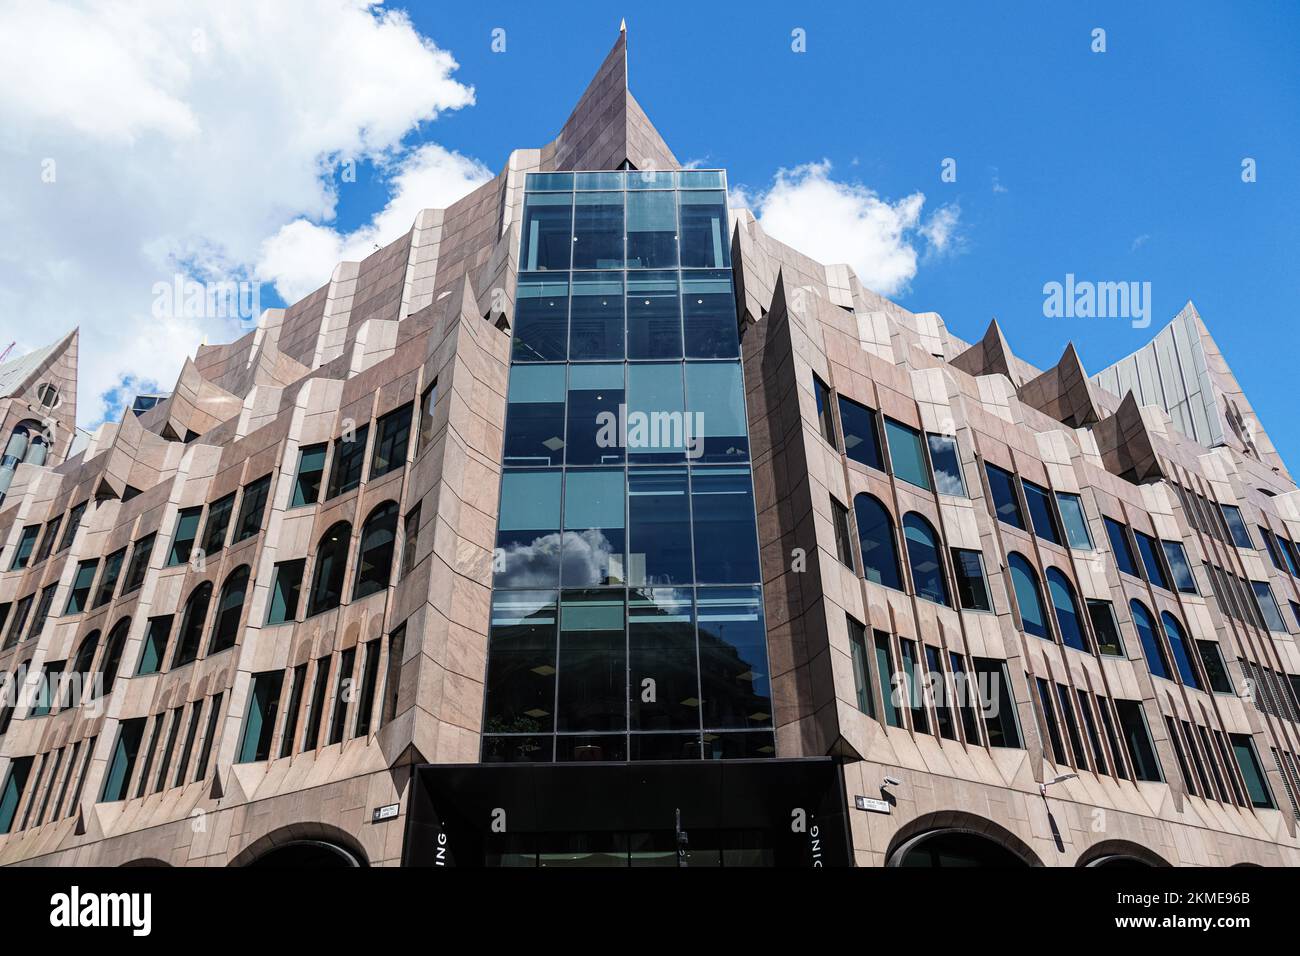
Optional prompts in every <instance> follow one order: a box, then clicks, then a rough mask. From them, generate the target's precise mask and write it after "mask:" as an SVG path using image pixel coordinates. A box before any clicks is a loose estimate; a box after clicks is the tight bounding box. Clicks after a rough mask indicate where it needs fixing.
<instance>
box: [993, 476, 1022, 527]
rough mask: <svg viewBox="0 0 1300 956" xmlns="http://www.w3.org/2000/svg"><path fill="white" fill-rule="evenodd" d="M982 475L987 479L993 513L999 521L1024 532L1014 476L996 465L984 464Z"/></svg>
mask: <svg viewBox="0 0 1300 956" xmlns="http://www.w3.org/2000/svg"><path fill="white" fill-rule="evenodd" d="M984 473H985V474H986V475H987V476H988V479H989V495H990V496H991V497H992V499H993V513H994V515H996V516H997V519H998V520H999V521H1002V522H1005V523H1006V524H1009V525H1011V527H1013V528H1019V529H1020V530H1021V531H1024V530H1025V518H1024V515H1023V514H1022V513H1021V511H1020V499H1019V498H1018V497H1017V496H1016V476H1015V475H1013V474H1011V472H1009V471H1006V470H1005V469H1002V468H999V467H998V466H997V465H991V464H989V463H988V462H985V463H984Z"/></svg>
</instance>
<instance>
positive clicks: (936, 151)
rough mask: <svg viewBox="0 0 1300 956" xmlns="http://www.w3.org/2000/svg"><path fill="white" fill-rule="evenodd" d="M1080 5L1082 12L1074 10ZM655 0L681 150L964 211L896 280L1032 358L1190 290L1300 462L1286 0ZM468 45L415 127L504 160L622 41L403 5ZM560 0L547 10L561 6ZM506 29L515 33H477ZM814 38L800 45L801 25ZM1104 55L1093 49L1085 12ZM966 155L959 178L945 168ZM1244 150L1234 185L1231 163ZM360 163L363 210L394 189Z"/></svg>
mask: <svg viewBox="0 0 1300 956" xmlns="http://www.w3.org/2000/svg"><path fill="white" fill-rule="evenodd" d="M1085 6H1086V7H1087V9H1084V7H1085ZM735 9H736V8H735V7H733V6H732V5H730V4H728V5H721V4H700V3H691V4H678V3H658V4H655V5H653V6H652V7H651V6H648V5H644V4H637V5H635V8H634V9H631V10H629V11H628V13H627V16H628V21H629V47H630V53H629V58H630V63H629V69H630V75H631V86H632V90H633V92H634V93H635V95H636V96H637V98H638V100H639V101H640V102H641V104H642V105H643V106H644V107H645V109H646V111H647V112H648V113H649V115H650V117H651V118H652V119H653V120H654V122H655V124H656V125H657V126H658V128H659V130H660V131H661V133H662V134H663V135H664V137H665V139H666V140H667V141H668V143H669V145H670V146H671V147H672V149H673V150H674V152H675V153H676V155H677V156H678V158H679V159H680V160H682V161H687V160H697V161H699V162H701V164H703V165H707V166H722V167H725V168H726V169H727V170H728V173H729V176H730V181H731V183H732V184H733V186H735V185H738V184H740V185H744V186H745V187H746V188H747V189H751V190H756V191H757V190H762V189H765V188H768V187H769V186H770V184H771V183H772V180H773V177H774V175H775V174H776V172H777V170H778V169H780V168H782V167H786V168H793V167H797V166H800V165H802V164H807V163H811V162H818V161H821V160H823V159H824V160H829V162H830V163H831V173H830V175H831V176H832V177H833V178H834V179H835V180H837V181H842V182H848V183H860V184H862V185H864V186H866V187H868V188H870V189H871V190H873V191H874V192H875V193H877V194H878V195H879V196H880V197H881V198H882V199H883V200H885V201H894V200H898V199H900V198H902V197H904V196H906V195H910V194H913V193H915V192H918V191H919V192H922V193H924V195H925V197H926V208H927V209H933V208H935V207H937V206H938V205H940V204H955V205H956V206H958V207H959V208H960V223H959V226H958V230H957V235H958V239H957V242H956V243H955V244H954V246H950V247H949V249H948V250H947V251H946V252H945V253H944V254H941V255H936V254H933V253H932V251H925V250H923V251H922V253H921V257H920V262H919V264H918V266H917V270H916V274H915V276H914V277H913V278H912V279H911V281H910V283H908V285H907V287H906V288H905V289H904V290H902V291H901V292H898V293H897V294H895V295H894V296H893V297H894V298H895V299H897V300H898V301H900V302H901V303H902V304H903V305H905V306H907V307H908V308H910V309H913V310H916V311H937V312H939V313H940V314H942V315H943V317H944V319H945V321H946V322H947V323H948V324H949V326H950V327H951V328H952V329H953V330H954V331H955V333H956V334H958V335H961V336H963V337H965V338H968V339H974V338H978V336H979V335H980V334H981V333H982V332H983V330H984V328H985V326H986V325H987V323H988V321H989V319H990V318H991V317H993V316H996V317H997V318H998V320H999V322H1000V323H1001V324H1002V326H1003V328H1004V330H1005V331H1006V333H1007V336H1008V338H1009V339H1010V341H1011V343H1012V346H1013V348H1015V350H1016V351H1017V353H1018V354H1020V355H1021V356H1023V357H1024V358H1025V359H1027V360H1028V361H1030V362H1033V363H1034V364H1036V365H1038V366H1040V367H1046V366H1049V365H1051V364H1053V363H1054V362H1055V361H1056V360H1057V358H1058V357H1059V355H1060V353H1061V351H1062V349H1063V348H1064V345H1065V343H1066V341H1067V340H1073V341H1074V342H1075V343H1076V345H1077V346H1078V348H1079V350H1080V353H1081V355H1082V357H1083V360H1084V363H1085V365H1086V366H1087V367H1088V368H1089V369H1090V370H1099V369H1101V368H1102V367H1104V366H1105V365H1107V364H1109V363H1111V362H1113V361H1114V360H1116V359H1118V358H1120V357H1122V356H1123V355H1126V354H1128V353H1129V352H1131V351H1133V350H1134V349H1136V348H1138V347H1140V346H1141V345H1143V344H1144V343H1145V342H1146V341H1147V340H1148V339H1149V337H1150V335H1151V333H1152V332H1153V331H1154V330H1155V329H1156V328H1158V327H1160V326H1162V325H1163V324H1165V323H1166V322H1167V321H1168V320H1169V319H1171V318H1172V317H1173V316H1174V315H1175V314H1176V313H1177V311H1178V310H1179V309H1180V308H1181V307H1182V305H1183V304H1184V303H1185V302H1186V301H1187V300H1188V299H1191V300H1192V301H1193V302H1195V304H1196V306H1197V308H1198V309H1199V310H1200V312H1201V314H1202V316H1203V317H1204V318H1205V320H1206V322H1207V323H1208V325H1209V326H1210V328H1211V331H1212V333H1213V334H1214V336H1215V338H1216V340H1217V341H1218V342H1219V345H1220V348H1221V349H1222V350H1223V352H1224V354H1225V355H1226V356H1227V358H1228V361H1229V363H1230V364H1231V366H1232V368H1233V370H1234V371H1235V372H1236V374H1237V376H1238V377H1239V378H1240V379H1241V381H1242V382H1243V385H1244V387H1245V388H1246V391H1247V394H1248V395H1249V396H1250V398H1251V401H1252V403H1253V404H1254V406H1255V409H1256V411H1257V413H1258V414H1259V416H1260V417H1261V419H1262V422H1263V424H1264V427H1265V428H1266V429H1267V430H1268V432H1269V434H1270V436H1271V437H1272V438H1273V440H1274V442H1275V444H1276V445H1277V446H1278V447H1279V449H1280V450H1281V452H1282V454H1283V455H1284V457H1285V458H1287V459H1288V460H1289V461H1290V462H1291V463H1292V464H1293V466H1300V425H1297V424H1296V416H1295V415H1294V414H1293V413H1292V405H1293V399H1292V394H1291V384H1292V378H1291V373H1290V371H1289V370H1288V369H1287V368H1286V366H1284V365H1283V364H1282V362H1280V361H1279V358H1280V357H1282V356H1285V357H1286V359H1287V360H1291V361H1294V357H1295V355H1296V352H1297V345H1300V333H1297V331H1296V319H1297V301H1298V300H1300V296H1298V295H1297V293H1300V265H1297V263H1298V262H1300V122H1298V120H1297V118H1298V117H1300V71H1298V70H1297V68H1296V64H1297V60H1296V56H1295V48H1296V44H1297V41H1300V5H1298V4H1292V3H1249V4H1237V5H1228V4H1206V3H1187V2H1182V3H1144V4H1119V3H1104V4H1087V5H1084V4H1065V3H1042V2H1034V3H1002V4H997V5H993V4H971V3H964V2H963V3H956V2H954V3H927V4H898V5H885V4H845V5H835V7H834V8H832V9H823V8H822V7H821V5H818V8H816V9H811V8H799V7H796V6H795V5H791V4H788V3H766V4H765V3H749V4H745V5H744V12H743V14H742V15H737V13H736V12H735ZM408 11H409V13H410V15H411V18H412V20H413V22H414V25H415V26H416V27H417V28H418V29H419V30H420V31H421V32H422V33H424V34H425V35H427V36H429V37H431V38H432V39H433V40H434V41H435V42H436V43H437V44H438V45H439V46H440V47H442V48H443V49H446V50H449V51H450V52H451V53H452V54H453V55H454V56H455V57H456V59H457V60H458V62H459V63H460V69H459V70H458V71H457V73H456V78H457V79H458V80H459V81H460V82H462V83H466V84H472V85H473V86H474V88H475V93H476V103H475V105H474V106H472V107H468V108H466V109H463V110H459V111H456V112H454V113H447V114H444V115H443V116H441V117H440V118H439V119H438V120H437V121H436V122H435V123H432V124H425V125H424V126H422V127H421V129H420V132H419V134H418V135H416V136H415V138H416V139H418V138H420V137H421V136H427V137H429V138H430V139H436V141H437V142H439V143H441V144H442V145H443V146H445V147H448V148H450V149H455V150H457V151H459V152H462V153H464V154H466V155H469V156H473V157H475V158H477V159H479V160H481V161H482V162H483V163H484V164H486V165H487V166H488V167H489V168H490V169H493V170H496V169H499V168H500V167H501V166H502V165H503V163H504V162H505V160H506V157H507V156H508V154H509V151H510V150H511V149H512V148H516V147H520V146H540V145H542V144H543V143H545V142H547V141H548V140H550V139H551V138H552V137H553V136H554V134H555V132H556V131H557V129H558V127H559V125H560V124H561V123H562V122H563V120H564V118H565V117H566V116H567V115H568V112H569V110H570V109H571V108H572V106H573V104H574V103H575V102H576V101H577V98H578V96H579V95H580V94H581V92H582V90H583V88H584V87H585V85H586V83H587V81H588V80H589V79H590V76H591V74H592V73H593V72H594V71H595V69H596V67H597V66H598V65H599V63H600V61H601V59H602V58H603V56H604V55H605V53H606V51H607V50H608V48H609V46H610V45H611V44H612V42H613V41H614V39H615V37H616V35H617V29H618V19H619V16H620V13H621V11H619V10H618V8H617V7H614V6H610V5H609V4H601V3H590V4H564V5H560V6H557V5H540V4H527V5H525V4H512V5H510V6H509V7H508V8H507V9H506V10H505V11H504V12H501V11H496V12H484V11H482V10H480V9H478V8H477V7H476V5H469V4H456V5H451V4H438V5H437V7H436V8H426V7H424V6H422V5H413V6H411V7H409V8H408ZM561 11H562V12H561ZM496 27H501V28H504V29H505V31H506V51H505V52H504V53H494V52H492V50H491V48H490V39H491V31H492V30H493V29H494V28H496ZM796 27H799V28H802V29H804V30H805V31H806V36H807V45H806V46H807V50H806V52H805V53H801V54H796V53H794V52H792V50H791V31H792V30H793V29H794V28H796ZM1096 27H1101V28H1103V29H1105V31H1106V51H1105V52H1104V53H1094V52H1092V50H1091V45H1092V30H1093V29H1094V28H1096ZM946 157H952V158H954V159H956V160H957V181H956V182H953V183H944V182H941V180H940V164H941V162H942V160H943V159H944V158H946ZM1244 157H1251V158H1254V159H1255V160H1256V163H1257V181H1256V182H1254V183H1249V184H1248V183H1243V182H1242V180H1241V162H1242V159H1243V158H1244ZM369 173H370V170H369V169H363V170H362V175H361V177H360V181H359V182H358V183H357V184H355V185H354V186H349V187H347V188H343V189H341V190H340V197H339V210H338V223H337V225H338V226H339V227H340V228H345V229H346V228H352V227H354V226H355V225H358V224H360V223H362V222H364V221H366V220H367V219H368V218H369V217H370V216H371V215H372V214H373V212H374V211H375V209H376V208H377V207H378V206H380V205H382V204H383V201H384V196H385V192H384V189H383V186H382V183H381V182H380V181H378V180H377V179H376V178H372V177H371V175H369ZM1067 273H1073V274H1074V275H1075V276H1077V277H1078V278H1080V279H1093V280H1096V281H1140V282H1150V283H1151V298H1152V310H1153V311H1152V317H1153V323H1152V327H1151V328H1150V329H1147V330H1142V329H1134V328H1133V327H1132V326H1131V323H1130V322H1129V321H1127V320H1125V319H1117V318H1109V319H1098V318H1092V319H1087V318H1054V319H1048V318H1045V317H1044V316H1043V298H1044V297H1043V291H1042V289H1043V285H1044V283H1046V282H1049V281H1053V280H1056V281H1063V280H1064V278H1065V275H1066V274H1067Z"/></svg>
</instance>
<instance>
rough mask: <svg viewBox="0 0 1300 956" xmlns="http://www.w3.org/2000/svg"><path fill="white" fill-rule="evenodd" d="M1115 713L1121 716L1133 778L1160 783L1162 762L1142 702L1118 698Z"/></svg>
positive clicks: (1120, 722) (1120, 723) (1161, 779)
mask: <svg viewBox="0 0 1300 956" xmlns="http://www.w3.org/2000/svg"><path fill="white" fill-rule="evenodd" d="M1115 712H1116V713H1117V714H1118V715H1119V726H1120V729H1121V730H1122V731H1123V734H1124V743H1125V744H1126V745H1127V747H1128V758H1129V762H1130V763H1131V764H1132V765H1133V776H1134V777H1136V778H1137V779H1138V780H1148V781H1151V782H1152V783H1160V782H1161V781H1163V780H1164V777H1163V776H1162V775H1161V773H1160V762H1159V761H1158V760H1157V759H1156V749H1155V746H1154V745H1153V744H1152V743H1151V731H1150V730H1149V729H1148V728H1147V719H1146V715H1145V714H1144V713H1143V712H1142V703H1141V701H1136V700H1121V699H1119V698H1116V699H1115Z"/></svg>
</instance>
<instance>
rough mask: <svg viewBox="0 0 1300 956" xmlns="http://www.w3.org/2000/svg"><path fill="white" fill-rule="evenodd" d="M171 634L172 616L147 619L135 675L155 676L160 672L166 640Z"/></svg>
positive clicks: (166, 615)
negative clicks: (147, 622)
mask: <svg viewBox="0 0 1300 956" xmlns="http://www.w3.org/2000/svg"><path fill="white" fill-rule="evenodd" d="M171 632H172V615H170V614H165V615H163V616H161V617H151V618H149V624H148V626H147V627H146V628H145V634H144V647H143V648H142V649H141V650H140V665H139V667H138V668H137V669H136V674H137V675H139V676H143V675H145V674H156V673H158V672H159V671H160V670H162V662H163V659H164V655H165V654H166V653H167V639H168V638H169V637H170V636H171Z"/></svg>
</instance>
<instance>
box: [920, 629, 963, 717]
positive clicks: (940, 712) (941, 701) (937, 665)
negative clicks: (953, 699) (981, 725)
mask: <svg viewBox="0 0 1300 956" xmlns="http://www.w3.org/2000/svg"><path fill="white" fill-rule="evenodd" d="M924 647H925V666H926V670H927V671H928V674H927V678H928V683H929V686H931V687H933V688H934V689H935V695H936V696H935V701H934V714H935V718H936V720H937V722H938V724H939V736H941V737H945V738H947V739H948V740H956V739H957V723H956V721H954V720H953V719H952V705H951V704H950V703H949V696H948V684H947V681H946V680H945V678H944V673H943V658H942V656H941V653H940V651H939V648H937V647H934V646H933V645H930V644H926V645H924Z"/></svg>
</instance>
